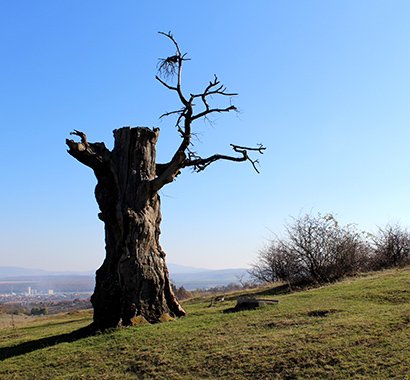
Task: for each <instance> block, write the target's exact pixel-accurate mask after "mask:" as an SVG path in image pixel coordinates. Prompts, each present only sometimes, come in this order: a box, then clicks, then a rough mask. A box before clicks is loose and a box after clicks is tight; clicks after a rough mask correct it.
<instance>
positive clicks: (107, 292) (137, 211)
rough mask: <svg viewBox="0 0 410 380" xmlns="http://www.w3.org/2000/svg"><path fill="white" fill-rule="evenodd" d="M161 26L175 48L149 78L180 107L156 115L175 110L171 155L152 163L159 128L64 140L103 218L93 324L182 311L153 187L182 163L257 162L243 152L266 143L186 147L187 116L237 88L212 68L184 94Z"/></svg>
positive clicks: (178, 59)
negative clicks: (89, 178)
mask: <svg viewBox="0 0 410 380" xmlns="http://www.w3.org/2000/svg"><path fill="white" fill-rule="evenodd" d="M161 34H162V35H163V36H165V37H166V38H168V39H169V40H170V42H171V43H172V44H173V46H174V48H175V49H176V51H175V54H173V55H172V56H170V57H168V58H165V59H162V60H160V63H159V73H158V76H156V79H157V81H159V82H160V83H161V84H162V85H163V86H164V87H165V88H166V89H168V90H170V91H172V92H174V93H175V94H176V96H177V97H178V98H179V100H180V102H181V108H180V109H178V110H175V111H171V112H167V113H165V114H163V115H162V116H161V118H164V117H166V116H170V115H174V116H175V117H176V129H177V131H178V132H179V134H180V136H181V143H180V145H179V147H178V149H177V150H176V152H175V154H174V155H173V157H172V158H171V159H170V161H169V162H167V163H164V164H160V163H156V154H155V146H156V142H157V140H158V136H159V129H158V128H154V129H149V128H143V127H137V128H131V127H123V128H120V129H116V130H114V140H115V142H114V148H113V149H112V150H111V151H110V150H108V149H107V148H106V147H105V145H104V143H90V142H88V141H87V137H86V135H85V134H84V133H83V132H81V131H78V130H74V132H71V134H72V135H75V136H78V137H79V140H80V141H78V142H77V141H74V140H70V139H67V140H66V144H67V145H68V147H69V149H68V153H69V154H70V155H71V156H73V157H74V158H75V159H77V160H78V161H79V162H81V163H82V164H84V165H86V166H88V167H90V168H91V169H92V170H93V171H94V174H95V176H96V178H97V185H96V188H95V197H96V200H97V202H98V205H99V208H100V213H99V215H98V216H99V218H100V219H101V220H102V221H103V222H104V225H105V242H106V257H105V260H104V262H103V264H102V266H101V267H100V268H99V269H98V270H97V272H96V284H95V290H94V294H93V296H92V298H91V302H92V305H93V308H94V322H93V326H94V328H96V329H102V330H104V329H106V328H110V327H116V326H118V325H132V324H133V322H134V321H136V320H137V319H141V317H143V318H145V319H146V320H147V321H148V322H151V323H155V322H159V321H161V320H163V319H164V318H165V319H167V318H168V317H169V316H171V317H180V316H184V315H185V311H184V310H183V308H182V307H181V306H180V304H179V302H178V300H177V299H176V297H175V296H174V294H173V292H172V290H171V285H170V281H169V274H168V270H167V266H166V264H165V252H164V251H163V250H162V248H161V246H160V243H159V235H160V222H161V212H160V198H159V195H158V191H159V190H160V189H161V188H162V187H163V186H165V185H166V184H168V183H171V182H172V181H173V180H174V179H175V178H176V176H177V175H178V174H179V173H180V171H181V170H182V169H184V168H187V167H190V168H192V169H193V170H194V171H196V172H200V171H202V170H204V169H205V168H206V167H208V166H209V165H210V164H212V163H213V162H215V161H218V160H229V161H234V162H243V161H249V162H250V163H251V164H252V165H253V167H254V168H255V170H257V167H256V164H257V160H253V159H252V158H251V157H250V156H249V152H250V151H255V152H256V153H263V151H264V149H265V148H264V147H263V146H262V145H261V144H260V145H258V146H257V147H255V148H248V147H244V146H239V145H234V144H232V145H231V147H232V149H233V151H234V152H235V153H237V155H234V156H231V155H223V154H214V155H212V156H210V157H201V156H199V155H198V154H197V153H195V152H194V151H193V149H192V142H191V139H192V135H193V133H192V125H193V123H194V121H196V120H199V119H204V118H207V117H209V116H210V115H212V114H215V113H225V112H230V111H236V107H235V106H234V105H229V106H227V107H225V108H213V107H211V106H210V104H209V99H210V98H211V97H215V96H218V95H219V96H223V97H228V98H231V97H233V96H235V95H236V94H235V93H229V92H227V90H226V88H225V87H224V86H223V85H222V84H221V83H220V81H219V79H218V78H217V77H216V76H215V77H214V79H213V80H212V81H210V82H209V84H208V85H207V86H206V87H205V89H204V90H203V91H202V92H200V93H197V94H190V95H189V96H187V95H186V94H185V93H184V92H183V90H182V67H183V64H184V62H185V61H186V60H187V58H186V55H185V54H182V53H181V50H180V48H179V45H178V43H177V42H176V40H175V39H174V37H173V35H172V34H171V33H162V32H161ZM174 78H175V81H173V79H174ZM172 83H174V84H172ZM196 103H198V105H197V104H196ZM136 317H139V318H136Z"/></svg>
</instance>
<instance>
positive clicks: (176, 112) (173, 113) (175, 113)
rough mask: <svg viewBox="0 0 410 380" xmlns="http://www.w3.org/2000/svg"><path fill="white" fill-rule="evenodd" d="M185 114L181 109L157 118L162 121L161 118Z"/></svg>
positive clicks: (183, 109)
mask: <svg viewBox="0 0 410 380" xmlns="http://www.w3.org/2000/svg"><path fill="white" fill-rule="evenodd" d="M184 112H185V108H181V109H179V110H176V111H171V112H165V113H163V114H162V115H161V116H160V117H159V118H160V119H162V118H163V117H167V116H171V115H177V114H179V115H180V114H182V113H184Z"/></svg>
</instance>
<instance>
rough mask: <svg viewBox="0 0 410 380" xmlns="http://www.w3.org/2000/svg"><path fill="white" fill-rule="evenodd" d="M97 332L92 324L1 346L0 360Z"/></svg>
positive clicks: (72, 340)
mask: <svg viewBox="0 0 410 380" xmlns="http://www.w3.org/2000/svg"><path fill="white" fill-rule="evenodd" d="M95 333H96V331H95V329H94V328H93V325H92V324H91V325H89V326H86V327H82V328H80V329H78V330H75V331H72V332H70V333H66V334H60V335H54V336H49V337H45V338H41V339H36V340H32V341H29V342H23V343H20V344H17V345H15V346H11V347H0V361H3V360H5V359H8V358H12V357H14V356H19V355H24V354H27V353H29V352H33V351H36V350H41V349H42V348H47V347H51V346H55V345H56V344H60V343H71V342H74V341H76V340H79V339H83V338H86V337H88V336H91V335H94V334H95Z"/></svg>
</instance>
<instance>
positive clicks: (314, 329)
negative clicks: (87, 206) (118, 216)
mask: <svg viewBox="0 0 410 380" xmlns="http://www.w3.org/2000/svg"><path fill="white" fill-rule="evenodd" d="M259 291H260V292H262V293H263V294H264V295H263V297H264V298H266V297H272V298H275V299H278V300H279V304H277V305H267V306H265V307H263V308H261V309H259V310H255V311H242V312H238V313H229V314H225V313H223V310H224V309H227V308H229V307H232V306H234V304H235V301H234V300H233V298H234V297H232V300H228V301H226V302H224V303H222V304H218V306H216V307H208V306H209V299H208V300H205V299H195V300H189V301H186V302H185V303H184V307H185V308H186V310H187V311H188V313H189V316H187V317H185V318H181V319H179V320H176V321H172V322H168V323H162V324H156V325H140V326H136V327H130V328H123V329H118V330H115V331H112V332H109V333H105V334H99V335H96V336H90V337H87V338H81V339H76V338H75V337H73V336H72V335H70V334H69V333H70V332H72V331H74V330H76V329H79V328H80V327H83V326H86V325H87V324H89V323H90V320H91V313H90V312H88V311H81V312H77V313H72V314H66V315H59V316H48V317H43V318H37V319H36V320H32V321H29V322H27V321H26V322H25V324H23V325H21V326H17V327H16V328H14V329H12V328H3V329H0V360H1V364H0V379H349V378H352V379H353V378H354V379H410V268H405V269H401V270H392V271H385V272H381V273H376V274H371V275H367V276H363V277H359V278H355V279H349V280H346V281H344V282H341V283H337V284H333V285H330V286H326V287H321V288H316V289H312V290H307V291H303V292H297V293H292V294H280V295H275V289H267V288H265V289H260V290H259Z"/></svg>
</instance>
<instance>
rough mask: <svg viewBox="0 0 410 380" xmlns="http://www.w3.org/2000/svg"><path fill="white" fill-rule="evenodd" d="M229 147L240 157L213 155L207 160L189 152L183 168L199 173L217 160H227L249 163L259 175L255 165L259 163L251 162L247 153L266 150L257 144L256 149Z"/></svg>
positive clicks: (238, 146)
mask: <svg viewBox="0 0 410 380" xmlns="http://www.w3.org/2000/svg"><path fill="white" fill-rule="evenodd" d="M231 147H232V149H233V150H234V151H235V152H237V153H240V154H242V156H239V157H235V156H228V155H224V154H214V155H212V156H210V157H207V158H201V157H200V156H198V155H197V154H196V153H195V152H190V154H189V155H188V158H187V159H186V160H185V161H184V163H183V167H188V166H192V167H193V169H194V171H195V172H200V171H202V170H204V169H206V168H207V167H208V166H209V165H210V164H212V163H213V162H215V161H218V160H228V161H235V162H243V161H249V162H250V163H251V164H252V166H253V168H254V169H255V171H256V172H257V173H259V170H258V169H257V167H256V164H258V163H259V161H258V160H252V159H251V158H250V157H249V155H248V151H257V152H258V153H260V154H263V152H264V150H266V148H265V147H264V146H263V145H262V144H258V147H256V148H248V147H243V146H240V145H234V144H231Z"/></svg>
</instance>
